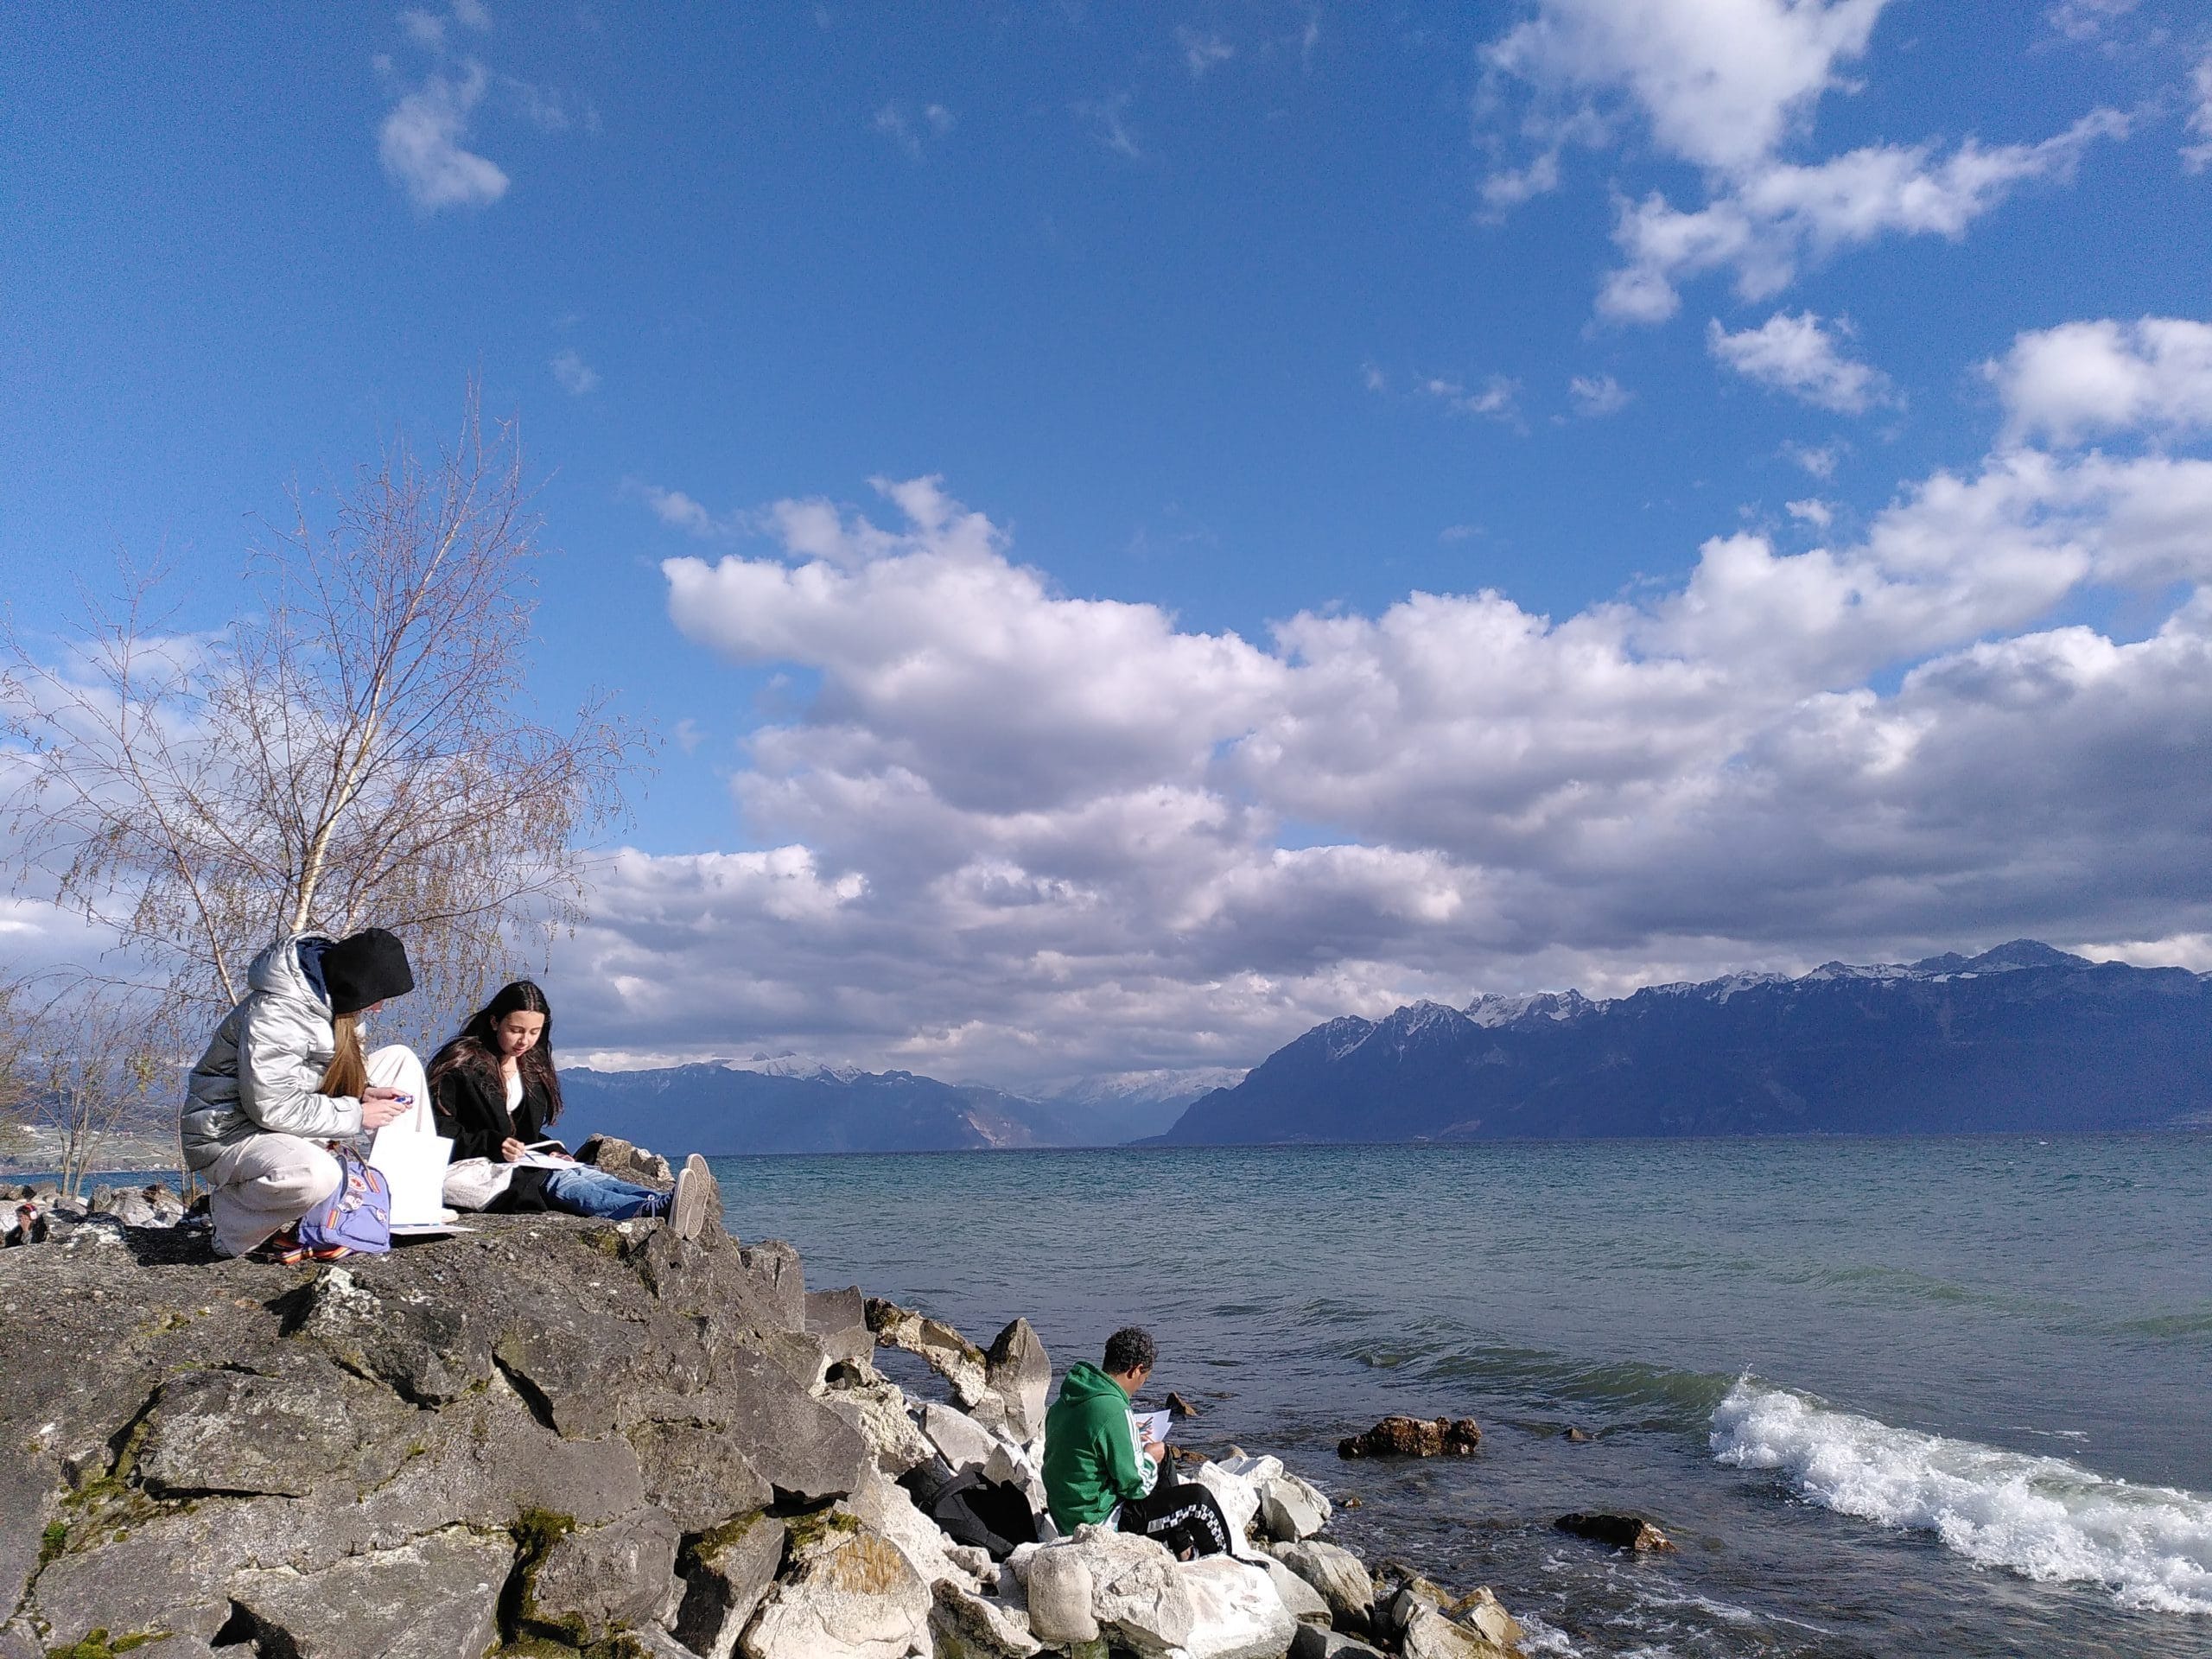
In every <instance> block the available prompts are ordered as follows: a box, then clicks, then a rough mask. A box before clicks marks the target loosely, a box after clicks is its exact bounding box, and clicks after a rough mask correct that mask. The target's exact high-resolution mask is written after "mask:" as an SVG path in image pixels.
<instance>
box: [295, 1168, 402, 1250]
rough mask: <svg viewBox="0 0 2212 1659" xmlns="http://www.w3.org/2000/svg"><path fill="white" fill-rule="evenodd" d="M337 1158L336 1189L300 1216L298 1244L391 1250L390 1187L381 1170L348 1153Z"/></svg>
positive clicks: (314, 1247)
mask: <svg viewBox="0 0 2212 1659" xmlns="http://www.w3.org/2000/svg"><path fill="white" fill-rule="evenodd" d="M334 1156H335V1157H336V1158H337V1160H338V1190H337V1191H336V1192H333V1193H332V1194H331V1195H330V1196H329V1197H328V1198H326V1199H324V1200H323V1201H322V1202H321V1204H318V1205H315V1208H314V1209H312V1210H310V1211H308V1213H307V1214H306V1215H304V1216H302V1217H300V1246H301V1248H302V1249H307V1250H327V1249H332V1248H334V1247H335V1246H339V1245H343V1246H344V1247H345V1248H346V1249H349V1250H351V1251H353V1254H354V1255H385V1254H387V1253H388V1252H389V1251H390V1250H391V1186H390V1185H387V1184H386V1182H385V1179H384V1172H383V1171H382V1170H380V1169H372V1168H370V1167H369V1166H368V1165H366V1164H365V1163H363V1162H362V1161H361V1160H359V1158H357V1157H355V1156H354V1155H353V1154H352V1153H350V1152H339V1153H336V1154H334Z"/></svg>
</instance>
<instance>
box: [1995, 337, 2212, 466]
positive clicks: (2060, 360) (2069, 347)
mask: <svg viewBox="0 0 2212 1659" xmlns="http://www.w3.org/2000/svg"><path fill="white" fill-rule="evenodd" d="M1983 372H1985V373H1986V375H1987V376H1988V377H1989V378H1990V379H1991V380H1992V381H1993V383H1994V384H1995V385H1996V386H1997V389H1998V393H1999V397H2002V398H2003V400H2004V404H2005V413H2006V415H2007V416H2008V419H2009V424H2008V430H2009V432H2010V433H2011V435H2012V436H2014V437H2016V438H2031V439H2032V438H2040V439H2044V440H2045V441H2048V442H2056V443H2071V442H2075V441H2076V440H2078V439H2081V438H2083V437H2088V436H2094V435H2098V434H2101V433H2107V432H2114V431H2120V430H2123V429H2127V428H2132V427H2149V428H2153V429H2164V430H2167V431H2183V432H2185V431H2188V430H2190V429H2199V430H2201V429H2205V428H2208V427H2212V325H2208V324H2206V323H2202V322H2196V321H2190V320H2188V319H2186V318H2180V317H2145V318H2143V319H2142V320H2141V321H2138V322H2114V321H2109V320H2106V321H2094V322H2069V323H2064V324H2062V325H2061V326H2059V327H2056V328H2046V329H2043V330H2041V331H2039V332H2037V333H2035V334H2022V335H2021V336H2020V337H2019V338H2018V340H2014V341H2013V342H2012V350H2011V352H2009V353H2007V354H2006V355H2005V359H2004V360H2003V361H2002V362H1996V363H1990V364H1986V365H1984V369H1983Z"/></svg>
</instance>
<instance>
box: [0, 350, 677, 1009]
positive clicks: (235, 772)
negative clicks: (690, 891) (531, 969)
mask: <svg viewBox="0 0 2212 1659" xmlns="http://www.w3.org/2000/svg"><path fill="white" fill-rule="evenodd" d="M317 506H318V500H317V499H316V498H314V497H309V496H305V495H302V494H301V493H299V492H297V491H295V492H294V493H293V495H292V512H291V514H290V515H289V521H288V524H287V526H286V527H285V528H284V529H283V530H282V531H279V532H277V533H275V534H274V535H273V536H272V537H270V539H269V540H268V541H267V542H266V543H264V544H263V545H261V546H260V547H258V548H257V549H256V550H255V551H254V553H253V556H252V557H251V562H250V564H249V575H250V577H251V582H252V587H253V590H254V598H255V601H256V602H255V604H254V607H253V608H252V609H251V610H250V611H249V612H247V613H245V614H243V615H241V616H240V617H238V619H237V620H235V621H233V622H232V625H231V626H229V627H228V628H227V629H226V630H224V631H223V632H221V633H220V634H219V635H217V636H214V637H213V638H201V637H194V636H192V635H188V634H185V633H181V632H177V631H175V629H174V628H173V627H170V626H166V621H167V620H166V619H165V618H164V619H160V620H156V617H155V614H154V613H153V612H152V610H151V608H150V607H151V602H152V601H153V599H154V598H155V596H156V592H157V589H158V588H159V573H158V572H153V573H144V574H142V573H138V572H136V571H132V570H130V569H127V568H126V569H125V571H124V594H123V596H122V600H121V601H120V602H119V603H118V604H117V605H115V606H114V607H108V606H104V605H102V604H100V603H99V602H98V601H95V600H91V599H88V600H87V601H86V612H85V620H84V621H83V622H82V624H81V625H80V626H79V628H78V629H77V631H76V632H75V635H74V637H73V639H71V641H70V642H69V645H68V648H67V650H66V651H65V652H62V653H61V654H60V660H58V661H56V660H51V659H50V656H49V655H41V653H38V652H34V651H33V650H31V649H30V647H29V645H28V644H27V642H25V641H24V640H23V639H21V638H19V637H18V636H17V635H16V633H15V632H14V631H13V628H12V626H6V625H0V740H4V741H9V742H11V743H12V744H13V745H14V746H16V748H17V750H18V753H17V756H16V759H18V760H21V761H22V762H23V763H24V764H23V765H22V766H18V767H17V768H16V771H17V772H20V773H23V774H25V775H24V778H23V781H22V785H21V786H20V788H19V789H17V790H16V791H15V793H14V798H13V799H12V801H11V802H10V805H11V806H12V809H13V812H12V817H13V828H14V829H15V830H16V833H17V835H18V836H20V837H21V841H22V857H21V860H20V862H19V865H18V868H17V869H16V887H17V890H18V891H19V892H22V891H41V892H49V893H54V894H56V895H58V897H59V898H60V901H61V902H62V903H63V904H64V905H65V906H68V907H69V908H70V909H72V910H73V911H75V912H79V914H82V915H83V916H85V917H86V918H88V919H90V920H92V921H94V922H96V923H99V924H100V925H104V926H105V927H107V928H108V929H110V930H111V931H112V932H113V933H114V935H115V937H116V938H118V940H119V941H121V943H122V944H123V945H124V948H125V949H126V950H128V952H129V953H130V955H132V956H133V957H135V958H137V959H138V960H140V961H143V962H144V963H147V964H149V967H150V969H151V970H152V971H153V972H154V973H155V975H156V976H157V977H158V978H159V979H160V980H161V982H162V983H161V986H160V997H159V999H158V1000H159V1002H160V1006H161V1009H162V1014H163V1015H164V1016H165V1017H166V1018H167V1019H168V1020H170V1021H172V1022H176V1021H181V1022H182V1027H183V1028H185V1029H190V1028H194V1027H204V1026H205V1025H206V1024H207V1022H208V1020H209V1019H210V1017H212V1016H213V1015H214V1014H218V1013H219V1012H220V1011H221V1010H222V1009H225V1008H227V1007H230V1006H231V1005H232V1003H234V1002H235V1001H237V1000H238V997H239V996H241V995H243V994H244V992H245V985H244V984H243V983H242V982H241V977H240V969H241V965H242V964H243V963H245V962H246V961H247V960H248V959H249V958H250V957H251V956H252V955H253V954H254V953H255V952H256V951H257V950H259V949H260V948H261V946H263V945H264V944H267V943H268V942H269V940H270V938H274V937H276V936H277V935H279V934H281V933H284V932H296V931H305V930H308V929H313V928H321V929H323V930H325V931H332V932H338V933H342V932H347V931H353V930H354V929H356V928H359V927H362V926H366V925H372V924H373V925H378V926H383V927H389V928H391V929H392V930H393V931H396V932H398V933H400V934H401V935H403V937H404V938H406V940H407V944H408V950H409V954H410V957H411V958H412V959H413V961H414V963H415V965H416V982H417V984H418V985H419V986H421V987H422V988H423V991H424V992H425V993H427V994H426V995H420V996H417V997H414V998H410V1000H409V1001H408V1002H407V1003H405V1004H403V1005H400V1007H399V1008H398V1009H397V1010H396V1012H397V1013H398V1014H401V1015H402V1020H401V1023H402V1024H403V1025H405V1026H408V1027H415V1028H418V1029H419V1030H421V1031H425V1032H426V1031H427V1030H429V1028H430V1027H435V1026H437V1025H441V1024H442V1023H443V1022H444V1020H446V1018H447V1016H448V1013H449V1012H450V1011H452V1010H453V1009H454V1008H456V1007H459V1006H461V1005H462V1004H465V1003H467V1002H469V1001H474V999H475V998H477V997H478V996H479V995H481V993H482V991H483V989H484V988H485V986H486V982H487V981H488V980H489V978H490V977H491V976H492V975H493V973H495V972H505V971H506V969H507V965H508V957H509V956H510V954H511V953H512V951H514V950H517V949H518V948H526V947H527V942H528V941H529V940H530V939H531V938H537V939H538V940H540V941H542V942H543V943H545V944H550V940H551V938H553V936H554V935H555V934H556V932H557V931H561V930H563V929H572V928H573V927H574V926H575V924H576V923H577V922H578V921H580V920H581V919H582V913H583V912H582V901H583V899H584V895H585V888H584V884H583V880H582V872H583V863H582V859H583V852H582V849H583V848H584V847H586V846H588V845H589V844H590V843H591V842H594V841H596V840H598V839H601V837H603V836H605V835H606V834H607V833H608V832H609V831H610V830H611V829H613V827H614V826H616V825H617V824H618V823H620V822H621V821H622V820H623V819H624V817H626V804H625V800H624V797H623V789H622V785H623V783H624V781H625V779H626V777H628V776H629V775H630V774H631V773H632V772H634V771H635V770H636V769H637V767H638V766H639V763H640V762H641V760H643V758H644V756H645V752H646V750H647V747H648V745H647V744H646V742H645V740H644V738H643V736H642V735H641V734H640V733H639V731H638V730H637V729H636V728H633V727H632V726H631V725H629V724H627V723H626V722H625V721H623V720H621V719H620V717H619V716H618V715H615V714H613V712H612V710H611V709H610V708H609V706H608V704H607V701H606V700H605V699H604V698H603V697H599V696H593V697H591V698H589V699H588V700H587V701H586V702H585V703H584V706H583V707H582V709H579V710H578V711H577V713H576V715H575V719H574V721H572V722H571V723H569V724H567V725H565V726H563V727H557V728H556V727H554V726H550V725H547V724H544V723H543V722H541V721H539V720H538V719H537V717H536V715H535V714H534V713H533V711H532V710H531V708H530V707H529V706H528V704H527V703H526V702H525V699H524V675H525V671H526V670H527V667H528V656H529V645H530V642H531V620H532V612H533V609H534V601H533V594H532V583H531V575H530V572H531V565H532V563H533V561H534V560H535V557H536V555H537V546H536V537H537V530H538V524H537V519H536V518H535V517H534V516H533V515H532V514H531V512H530V511H529V507H528V500H527V496H526V493H525V488H524V474H523V469H522V459H521V454H520V451H519V449H518V446H517V444H516V442H515V441H514V436H513V434H512V430H511V429H509V428H507V427H505V426H502V427H499V428H498V429H496V430H495V431H494V432H493V433H492V434H491V435H489V436H488V438H487V436H486V434H485V433H484V432H483V430H482V427H481V423H480V416H479V412H478V408H477V402H476V397H475V392H474V388H472V389H471V391H470V395H469V398H468V402H467V409H466V411H465V416H464V419H463V423H462V427H461V433H460V435H459V439H458V441H457V442H455V443H454V446H453V447H452V448H450V449H448V450H447V451H444V452H442V454H440V455H439V457H438V459H437V461H435V463H433V464H424V463H423V462H420V461H417V460H416V456H415V455H414V454H413V453H412V452H411V451H410V449H409V448H407V447H406V445H405V444H404V442H397V441H395V442H393V443H392V444H391V445H390V446H389V447H388V448H386V449H385V452H384V453H383V454H382V455H381V456H380V458H379V460H378V463H377V465H376V466H375V467H373V468H364V469H363V470H362V471H361V473H360V474H359V475H358V476H357V477H356V479H355V480H354V482H353V486H352V487H351V488H350V489H349V490H346V491H345V492H344V493H342V494H340V495H338V496H336V497H334V498H323V499H321V512H317V511H316V508H317Z"/></svg>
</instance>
